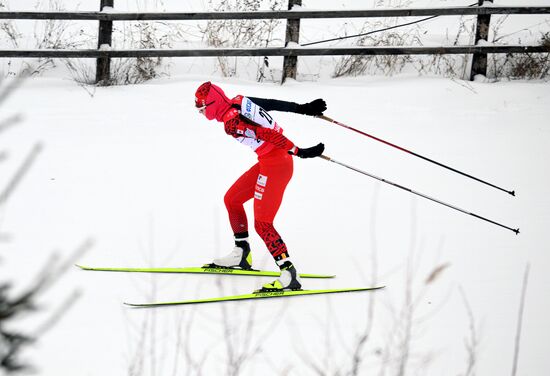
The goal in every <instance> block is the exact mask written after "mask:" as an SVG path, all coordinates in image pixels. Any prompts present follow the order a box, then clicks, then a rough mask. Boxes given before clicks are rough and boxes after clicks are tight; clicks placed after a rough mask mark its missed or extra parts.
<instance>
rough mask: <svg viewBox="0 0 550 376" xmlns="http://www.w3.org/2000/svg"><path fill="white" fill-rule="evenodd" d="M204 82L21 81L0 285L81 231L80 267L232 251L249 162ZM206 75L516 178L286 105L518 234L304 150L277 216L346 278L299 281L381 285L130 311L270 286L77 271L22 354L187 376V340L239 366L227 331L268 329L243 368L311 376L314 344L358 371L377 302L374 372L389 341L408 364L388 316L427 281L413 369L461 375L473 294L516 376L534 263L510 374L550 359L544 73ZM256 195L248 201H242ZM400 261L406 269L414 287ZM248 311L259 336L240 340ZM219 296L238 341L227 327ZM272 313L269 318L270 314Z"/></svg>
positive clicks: (358, 151) (308, 142)
mask: <svg viewBox="0 0 550 376" xmlns="http://www.w3.org/2000/svg"><path fill="white" fill-rule="evenodd" d="M207 79H209V77H208V76H196V77H190V76H182V77H174V78H171V79H163V80H157V81H154V82H151V83H148V84H143V85H136V86H127V87H99V88H95V89H93V90H92V91H91V94H92V95H93V96H91V95H90V93H88V91H86V90H83V88H81V87H79V86H77V85H76V84H75V83H73V82H71V81H68V80H60V79H45V78H34V79H30V80H27V81H26V82H25V84H24V86H23V87H21V88H20V89H19V90H18V91H17V92H16V93H15V94H14V95H13V96H12V97H11V98H9V99H8V101H7V102H5V104H4V107H3V108H4V109H5V111H6V109H7V110H8V111H7V112H6V113H9V114H13V113H22V114H24V117H25V121H24V123H21V124H19V125H18V126H15V127H12V128H10V129H9V131H6V132H4V133H3V134H2V138H1V139H0V141H1V148H2V149H4V150H7V151H8V152H9V157H10V158H9V159H7V160H6V161H5V162H3V164H2V169H3V173H2V175H1V179H0V184H1V186H5V183H6V181H7V179H8V178H9V177H10V176H11V175H12V172H13V171H15V170H16V168H17V166H18V165H19V164H20V163H21V161H22V160H23V159H24V157H25V155H26V154H27V153H28V151H29V150H30V149H31V148H32V146H33V145H34V144H35V143H38V142H40V143H42V144H43V145H44V149H43V151H42V152H41V153H40V155H39V157H38V160H37V162H36V163H35V165H34V166H33V168H32V169H31V171H30V173H29V174H28V176H26V177H25V179H24V180H23V183H22V185H21V186H20V188H19V189H18V190H17V191H16V193H15V195H14V196H13V197H11V199H10V200H9V201H8V203H7V204H6V205H5V206H4V207H2V210H1V215H2V223H1V224H2V226H1V230H2V231H1V232H2V233H3V234H9V235H10V236H11V237H12V240H11V241H10V242H8V243H4V244H3V247H2V248H3V251H2V256H3V260H2V261H3V264H2V273H3V274H2V279H3V280H4V279H12V278H13V279H15V280H17V281H20V283H24V282H25V281H28V280H29V279H28V276H32V275H34V274H35V273H36V272H37V271H38V270H40V268H41V266H42V265H43V263H44V262H45V261H46V260H47V258H48V257H49V255H50V254H51V252H52V251H55V250H57V251H59V252H60V253H62V254H65V255H67V254H68V253H69V252H70V251H71V250H72V249H74V248H76V247H78V246H79V245H80V244H81V243H82V242H84V241H85V240H86V239H88V238H92V239H93V240H94V241H95V246H94V247H93V249H92V250H91V251H90V252H88V253H87V254H86V255H85V256H84V257H82V258H81V259H79V260H78V263H81V264H84V265H89V266H136V267H137V266H171V267H182V266H197V265H201V264H202V263H205V262H209V261H210V260H212V258H213V257H216V256H218V255H221V254H223V253H226V252H229V251H230V250H231V248H232V236H231V231H230V228H229V225H228V222H227V219H226V213H225V208H224V207H223V195H224V193H225V190H226V189H227V188H228V187H229V186H230V185H231V183H232V182H233V181H234V180H235V179H236V178H237V177H238V176H239V175H240V174H241V173H242V172H244V171H245V170H246V169H247V168H248V167H249V166H251V165H252V164H253V163H254V162H255V157H254V154H253V153H252V152H251V151H250V150H248V149H247V148H245V147H243V146H242V145H240V144H239V143H237V142H235V141H233V140H232V139H231V138H230V137H228V136H226V135H225V133H224V131H223V127H222V126H221V125H220V124H217V123H212V122H208V121H207V120H205V119H204V118H202V117H201V116H200V115H199V114H198V113H197V112H196V110H195V109H194V107H193V95H194V91H195V89H196V87H197V86H198V85H199V84H200V83H201V82H202V81H204V80H207ZM216 82H217V83H218V84H220V85H221V86H222V87H223V88H224V89H225V90H226V92H227V93H228V95H236V94H245V95H250V96H262V97H273V98H280V99H287V100H294V101H297V102H304V101H308V100H312V99H315V98H317V97H322V98H324V99H325V100H326V101H327V103H328V106H329V109H328V110H327V112H326V114H327V115H328V116H330V117H333V118H334V119H336V120H338V121H341V122H343V123H345V124H348V125H350V126H353V127H356V128H358V129H361V130H363V131H365V132H368V133H370V134H373V135H375V136H376V137H379V138H382V139H385V140H388V141H390V142H393V143H395V144H397V145H400V146H402V147H405V148H408V149H410V150H413V151H415V152H417V153H420V154H423V155H425V156H428V157H430V158H433V159H435V160H438V161H441V162H443V163H446V164H449V165H450V166H452V167H454V168H457V169H461V170H463V171H465V172H467V173H470V174H473V175H475V176H478V177H480V178H483V179H485V180H488V181H490V182H492V183H494V184H497V185H501V186H504V187H505V188H507V189H510V190H515V191H516V197H512V196H510V195H507V194H506V193H503V192H500V191H497V190H495V189H492V188H490V187H487V186H483V185H481V184H480V183H477V182H474V181H472V180H468V179H466V178H464V177H462V176H459V175H457V174H453V173H451V172H449V171H446V170H444V169H441V168H439V167H437V166H433V165H430V164H428V163H426V162H424V161H422V160H419V159H417V158H414V157H412V156H411V155H409V154H406V153H403V152H400V151H398V150H395V149H392V148H389V147H387V146H385V145H383V144H381V143H378V142H375V141H373V140H371V139H368V138H365V137H362V136H360V135H358V134H356V133H353V132H350V131H348V130H346V129H344V128H341V127H338V126H335V125H331V124H329V123H328V122H324V121H322V120H320V119H315V118H311V117H304V116H300V115H295V114H287V113H274V116H275V118H276V119H277V121H278V122H279V124H280V125H281V126H282V127H283V128H284V129H285V134H286V135H287V136H288V137H289V138H290V139H291V140H293V141H294V142H296V143H297V144H298V145H299V146H312V145H315V144H316V143H318V142H324V143H325V145H326V152H325V154H326V155H328V156H330V157H332V158H334V159H336V160H338V161H342V162H344V163H346V164H349V165H352V166H354V167H356V168H359V169H362V170H364V171H367V172H369V173H372V174H375V175H378V176H381V177H383V178H386V179H388V180H391V181H394V182H397V183H399V184H402V185H404V186H406V187H410V188H412V189H414V190H417V191H419V192H422V193H424V194H428V195H430V196H433V197H436V198H438V199H440V200H443V201H445V202H448V203H450V204H453V205H456V206H458V207H461V208H464V209H467V210H469V211H471V212H473V213H476V214H479V215H482V216H486V217H488V218H490V219H493V220H496V221H497V222H502V223H504V224H506V225H508V226H510V227H513V228H516V227H520V229H521V234H520V235H517V236H516V235H515V234H514V233H512V232H511V231H508V230H506V229H502V228H500V227H497V226H494V225H491V224H489V223H486V222H483V221H480V220H478V219H476V218H474V217H472V216H468V215H465V214H462V213H459V212H456V211H453V210H451V209H449V208H446V207H443V206H441V205H437V204H435V203H433V202H431V201H428V200H424V199H422V198H419V197H415V196H413V195H411V194H409V193H407V192H404V191H402V190H399V189H396V188H394V187H391V186H388V185H385V184H383V183H380V182H377V181H375V180H373V179H371V178H369V177H367V176H363V175H360V174H358V173H354V172H352V171H350V170H347V169H345V168H343V167H340V166H337V165H335V164H332V163H329V162H326V161H323V160H321V159H315V160H298V159H296V160H295V172H294V177H293V180H292V181H291V183H290V185H289V187H288V189H287V192H286V196H285V200H284V202H283V205H282V207H281V210H280V212H279V214H278V217H277V220H276V227H277V228H278V230H279V232H280V233H281V234H282V236H283V238H284V239H285V241H286V242H287V244H288V246H289V249H290V252H291V255H292V258H293V259H294V261H295V263H296V265H297V267H298V268H299V270H300V271H302V272H312V273H329V274H332V273H334V274H336V275H337V277H336V278H335V279H334V280H330V281H324V280H304V284H305V287H306V288H339V287H360V286H368V285H373V284H383V285H386V286H387V287H386V289H385V290H383V291H379V292H375V293H372V294H369V293H356V294H349V295H338V296H333V297H305V298H291V299H287V300H278V301H264V302H253V303H227V304H225V305H216V304H214V305H204V306H197V307H185V308H184V307H175V308H168V309H159V310H155V311H151V310H136V309H128V308H125V307H123V306H122V302H124V301H128V302H144V301H151V300H156V301H163V300H180V299H192V298H199V297H212V296H218V295H220V294H224V295H225V294H233V293H246V292H249V291H250V290H252V289H254V288H257V287H259V286H260V285H261V283H263V282H264V281H266V279H261V278H248V277H219V276H205V275H200V276H196V275H157V276H151V275H145V274H138V275H135V274H134V275H128V274H118V273H112V274H109V273H99V272H83V271H80V270H77V268H76V267H75V268H74V269H72V270H71V271H70V272H69V273H68V274H67V275H66V276H65V277H64V278H63V279H62V281H61V283H60V284H59V285H58V286H57V287H56V288H55V289H54V290H53V291H52V292H51V293H49V295H48V296H47V299H46V300H45V301H44V305H45V307H46V308H48V309H50V310H51V309H53V308H54V307H55V304H54V303H53V302H59V301H60V300H61V299H62V298H63V297H65V296H66V295H67V294H68V293H70V292H71V291H73V290H74V289H80V290H81V291H82V297H81V298H80V299H79V301H78V302H77V303H76V305H75V306H74V307H73V308H72V309H71V310H70V311H69V312H68V313H67V314H66V316H65V317H64V318H63V319H62V320H61V321H60V322H59V324H58V325H57V326H56V327H55V328H53V329H52V330H51V331H50V332H49V333H47V335H46V336H45V337H44V338H43V340H42V341H40V342H39V343H38V345H37V346H36V347H35V348H34V349H33V351H31V352H28V353H27V354H28V355H29V356H30V359H31V360H32V361H34V362H35V363H36V364H38V365H40V366H41V369H42V372H41V374H43V375H71V374H82V373H83V372H82V371H83V370H85V374H87V375H104V374H124V373H128V372H129V371H128V370H129V369H130V368H131V367H134V368H135V367H138V366H139V362H138V361H137V359H138V358H139V359H142V361H143V362H144V363H143V365H142V367H144V369H146V370H147V372H149V373H151V374H152V373H156V374H159V375H164V374H171V373H172V371H173V370H174V369H178V370H179V371H180V372H181V371H182V370H187V371H190V370H191V369H192V368H191V363H190V361H189V359H187V360H186V358H185V355H184V354H183V353H184V349H187V350H190V352H191V356H192V358H193V359H195V360H198V359H200V357H201V356H207V358H206V359H207V361H206V362H205V364H204V365H203V366H202V367H203V369H202V370H203V373H205V374H214V373H218V374H219V373H227V372H228V371H227V369H226V367H227V366H226V364H227V361H228V360H227V359H228V356H229V355H228V352H227V347H226V345H225V344H226V341H229V342H231V341H234V342H235V343H236V344H235V345H234V349H235V351H237V350H238V349H242V346H244V344H251V345H252V344H255V343H257V342H259V343H262V344H263V346H262V351H260V352H258V353H257V354H256V355H255V357H253V358H252V359H251V360H250V361H249V362H248V363H245V364H244V365H243V368H242V370H241V371H242V372H241V373H240V374H243V375H245V374H258V373H260V372H261V373H263V372H265V371H266V370H268V369H269V370H270V371H271V373H274V374H279V373H284V371H285V370H288V372H289V373H290V374H308V372H310V373H311V369H310V368H308V366H307V362H306V360H307V359H310V358H308V356H309V357H313V358H312V359H317V357H316V355H315V354H322V356H323V358H324V359H323V360H319V359H317V360H315V361H318V362H319V364H324V365H326V367H328V369H329V370H333V371H334V370H336V369H337V367H343V368H344V369H346V367H348V366H349V364H350V359H351V352H352V349H353V346H354V344H355V340H356V338H357V335H358V333H359V332H360V331H361V330H362V329H363V327H364V326H365V323H366V312H367V304H368V302H369V299H371V298H375V299H376V306H375V316H374V318H375V321H374V326H373V333H372V336H371V337H370V338H369V340H368V341H367V345H366V348H365V351H364V353H363V355H364V357H365V362H364V364H363V366H362V368H361V369H362V372H367V370H373V369H374V370H376V371H378V370H379V369H380V367H381V366H380V364H381V363H382V360H383V359H384V358H385V357H386V356H387V357H389V359H390V360H388V361H387V362H386V364H387V367H388V368H387V370H393V369H395V368H396V367H398V364H396V362H395V361H394V360H392V359H393V356H397V354H399V351H400V350H399V346H398V343H397V342H395V340H396V338H399V333H400V332H399V330H397V331H395V330H396V328H397V327H396V325H397V324H399V323H400V322H403V316H400V315H402V314H403V312H404V311H403V304H404V301H405V296H406V295H405V291H406V289H405V286H406V285H407V284H408V285H409V286H410V287H411V288H412V289H413V292H412V293H413V296H414V297H416V296H417V294H418V293H419V292H422V295H420V297H418V301H417V302H416V312H415V316H414V317H415V318H416V320H415V321H414V323H415V326H414V329H413V340H412V341H411V355H410V357H411V359H410V360H409V363H408V369H409V371H410V372H415V371H418V372H419V373H420V374H423V375H441V374H460V373H461V372H463V370H465V369H466V365H467V353H466V349H465V346H464V341H465V339H466V338H467V337H468V336H469V321H468V314H467V310H466V308H465V306H464V302H463V299H462V297H461V294H460V290H462V291H464V294H465V296H466V297H467V300H468V303H469V305H470V307H471V310H472V312H473V315H474V318H475V327H476V329H477V332H478V335H479V337H480V345H479V347H478V349H477V359H476V367H477V368H476V370H477V372H478V374H505V373H507V372H509V370H510V367H511V360H512V356H513V343H514V342H513V341H514V336H515V328H516V320H517V312H518V304H519V297H520V292H521V281H522V277H523V272H524V268H525V266H526V264H527V263H529V264H530V266H531V270H530V278H529V285H528V289H527V301H526V308H525V312H524V321H523V334H522V342H521V352H520V361H519V372H520V373H519V374H529V375H545V374H546V373H547V371H548V369H550V360H549V359H548V357H547V356H546V353H547V352H546V343H547V341H548V338H549V335H550V329H549V327H548V326H547V325H546V321H547V317H548V315H550V305H549V302H548V299H547V297H548V291H549V288H550V277H549V274H548V272H547V271H548V269H549V268H550V265H549V264H550V257H549V256H548V254H549V253H548V251H549V249H548V244H549V243H550V242H549V241H550V239H549V235H548V231H547V228H548V225H549V224H550V215H549V213H550V210H549V209H550V200H549V199H548V194H547V193H548V192H547V191H548V184H549V183H550V178H549V176H548V173H547V171H546V166H547V161H548V159H549V158H550V151H549V150H548V143H549V141H550V132H549V131H548V129H547V126H548V118H549V115H550V86H549V85H548V83H543V82H507V83H483V82H462V81H454V80H448V79H442V78H426V77H424V78H416V77H400V78H381V77H374V78H353V79H352V78H348V79H338V80H323V81H319V82H315V83H303V82H296V81H293V80H290V81H289V82H288V83H287V84H285V85H284V86H279V85H276V84H265V83H264V84H258V83H252V82H246V81H235V80H229V79H218V80H216ZM247 210H248V212H249V214H250V215H252V213H251V212H250V210H251V206H250V205H248V206H247ZM251 231H252V232H253V230H252V229H251ZM252 246H253V249H254V264H255V266H256V267H257V268H264V269H271V270H275V266H274V264H273V261H272V260H270V256H269V255H268V253H267V251H266V249H265V246H264V245H263V243H262V242H261V240H260V239H259V237H258V236H257V235H256V234H253V235H252ZM374 252H375V256H376V257H375V256H374V255H373V254H374ZM411 257H412V259H411ZM444 264H448V265H449V266H448V267H447V268H446V269H444V270H443V271H442V272H441V274H440V276H439V277H438V279H436V280H435V282H433V283H431V284H426V283H425V280H426V278H427V276H428V275H429V274H430V273H431V272H432V271H433V270H434V268H436V267H438V266H441V265H444ZM407 265H412V266H411V267H412V272H411V273H413V272H414V279H413V281H409V282H407V278H406V274H407V273H406V272H407V270H408V268H407ZM373 266H376V267H377V272H376V274H377V276H378V277H377V280H376V281H375V280H374V278H375V277H376V276H375V273H374V271H373V269H372V268H373ZM220 283H221V284H220ZM251 309H254V310H255V316H254V317H255V321H254V328H253V330H254V331H253V333H252V334H251V337H250V338H249V339H248V340H247V339H246V337H245V334H246V328H247V327H248V326H249V325H251V324H250V323H249V321H248V317H249V316H248V315H249V314H250V310H251ZM224 311H226V312H227V314H228V315H229V324H228V325H230V327H231V329H230V332H231V333H232V334H231V336H230V337H229V338H228V337H227V331H226V330H225V329H224V326H223V325H222V322H223V320H222V317H223V312H224ZM281 312H282V313H281ZM272 320H275V321H274V324H273V325H274V326H269V325H270V324H271V323H272ZM189 323H190V325H188V324H189ZM392 333H393V334H392ZM442 334H444V335H443V336H442ZM140 338H141V339H140ZM182 341H184V342H182ZM185 341H189V342H185ZM392 341H394V342H392ZM69 344H70V345H69ZM140 344H141V345H140ZM185 344H187V345H185ZM178 346H179V347H178ZM185 346H187V347H185ZM327 346H328V347H327ZM274 348H276V349H284V353H285V355H284V356H283V357H281V358H277V359H274V360H272V361H270V362H268V363H266V362H267V359H269V358H272V357H273V356H274V355H273V351H272V349H274ZM385 349H389V350H391V354H389V355H388V354H387V353H385V352H384V351H385ZM394 352H395V354H394ZM140 354H141V355H140ZM175 354H179V356H180V358H178V361H176V358H175ZM206 354H207V355H206ZM307 354H309V355H307ZM377 354H378V355H377ZM392 354H394V355H392ZM390 373H393V372H390Z"/></svg>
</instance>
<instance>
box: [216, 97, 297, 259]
mask: <svg viewBox="0 0 550 376" xmlns="http://www.w3.org/2000/svg"><path fill="white" fill-rule="evenodd" d="M231 102H232V107H231V108H229V110H228V111H227V112H225V114H224V115H223V123H224V127H225V132H226V133H227V134H228V135H230V136H233V137H234V138H235V139H236V140H237V141H239V142H240V143H241V144H243V145H246V146H248V147H250V148H251V149H252V150H254V151H255V152H256V154H258V163H256V164H255V165H254V166H252V167H251V168H250V169H249V170H248V171H246V172H245V173H244V174H243V175H242V176H241V177H240V178H239V179H237V181H236V182H235V183H234V184H233V185H232V186H231V188H229V190H228V191H227V193H226V194H225V198H224V202H225V206H226V208H227V211H228V213H229V222H230V223H231V227H232V229H233V232H234V233H235V234H239V233H243V232H246V231H248V221H247V217H246V213H245V210H244V207H243V204H244V203H245V202H247V201H248V200H250V199H252V198H253V199H254V219H255V220H254V228H255V230H256V232H257V233H258V235H260V237H261V238H262V240H263V241H264V242H265V244H266V246H267V248H268V250H269V252H270V253H271V255H272V256H273V258H274V259H275V260H276V261H278V260H281V259H284V258H287V257H288V251H287V248H286V245H285V243H284V242H283V240H282V239H281V236H280V235H279V233H278V232H277V230H275V227H274V226H273V221H274V219H275V215H276V214H277V211H278V210H279V207H280V206H281V202H282V199H283V195H284V192H285V189H286V186H287V184H288V182H289V181H290V179H291V178H292V172H293V161H292V156H291V155H289V154H288V151H289V150H291V149H292V148H293V147H294V144H293V143H292V142H291V141H290V140H288V139H287V138H286V137H285V136H283V130H282V128H281V127H280V126H279V125H278V124H277V123H276V122H275V121H274V120H273V118H272V117H271V116H270V115H269V114H268V113H267V111H265V110H264V109H263V108H261V107H260V106H258V105H256V104H255V103H254V102H252V100H250V99H249V98H247V97H243V96H237V97H235V98H233V99H232V100H231Z"/></svg>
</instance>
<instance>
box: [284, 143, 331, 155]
mask: <svg viewBox="0 0 550 376" xmlns="http://www.w3.org/2000/svg"><path fill="white" fill-rule="evenodd" d="M323 151H325V144H323V143H318V144H317V145H315V146H312V147H310V148H305V149H300V148H298V147H296V146H294V147H293V148H292V149H290V150H289V151H288V154H291V155H295V156H297V157H300V158H315V157H318V156H320V155H321V154H323Z"/></svg>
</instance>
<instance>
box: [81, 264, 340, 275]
mask: <svg viewBox="0 0 550 376" xmlns="http://www.w3.org/2000/svg"><path fill="white" fill-rule="evenodd" d="M76 266H78V267H79V268H80V269H82V270H93V271H101V272H127V273H206V274H231V275H248V276H264V277H278V276H280V275H281V273H280V272H272V271H268V270H255V269H250V270H243V269H236V268H224V267H211V266H210V265H204V266H202V267H190V268H95V267H90V266H82V265H76ZM300 277H301V278H334V275H324V274H300Z"/></svg>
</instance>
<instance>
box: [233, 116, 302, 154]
mask: <svg viewBox="0 0 550 376" xmlns="http://www.w3.org/2000/svg"><path fill="white" fill-rule="evenodd" d="M225 133H227V134H228V135H231V136H233V137H247V138H254V139H256V140H262V141H266V142H269V143H271V144H273V145H275V146H276V147H278V148H280V149H284V150H291V149H292V148H294V143H293V142H292V141H290V140H289V139H288V138H286V137H285V136H283V135H282V134H281V133H279V132H277V131H274V130H273V129H269V128H263V127H260V126H258V125H254V124H251V123H249V122H245V121H242V120H240V119H239V118H233V119H230V120H228V121H226V122H225Z"/></svg>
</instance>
